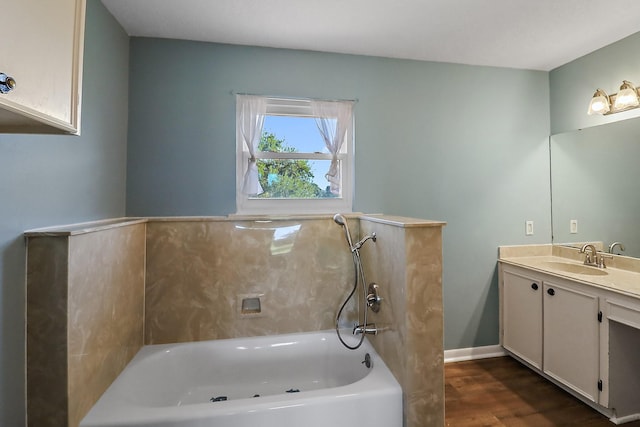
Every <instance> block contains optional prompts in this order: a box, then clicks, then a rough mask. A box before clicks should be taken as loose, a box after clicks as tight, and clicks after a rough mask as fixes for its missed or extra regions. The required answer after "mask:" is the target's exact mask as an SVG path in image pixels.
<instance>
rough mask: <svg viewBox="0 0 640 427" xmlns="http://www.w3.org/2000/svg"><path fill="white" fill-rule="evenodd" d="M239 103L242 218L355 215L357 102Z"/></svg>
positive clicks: (254, 99) (245, 98)
mask: <svg viewBox="0 0 640 427" xmlns="http://www.w3.org/2000/svg"><path fill="white" fill-rule="evenodd" d="M236 102H237V106H236V125H237V126H236V145H237V155H236V158H237V163H236V200H237V211H238V213H239V214H255V213H330V212H350V211H351V205H352V183H353V148H354V147H353V145H354V144H353V112H352V110H353V102H351V101H315V100H300V99H283V98H266V97H258V96H249V95H238V96H237V100H236Z"/></svg>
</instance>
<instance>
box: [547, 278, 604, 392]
mask: <svg viewBox="0 0 640 427" xmlns="http://www.w3.org/2000/svg"><path fill="white" fill-rule="evenodd" d="M543 371H544V372H545V373H546V374H547V375H549V376H551V377H553V378H555V379H556V380H558V381H560V382H561V383H563V384H565V385H566V386H568V387H570V388H571V389H573V390H574V391H576V392H578V393H580V394H582V395H583V396H585V397H586V398H588V399H589V400H592V401H594V402H598V380H599V374H600V371H599V322H598V297H597V296H595V295H592V294H590V293H587V292H584V291H581V290H580V291H579V290H576V289H573V288H571V287H568V286H564V285H558V284H555V283H551V282H545V283H544V366H543Z"/></svg>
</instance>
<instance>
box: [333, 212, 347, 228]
mask: <svg viewBox="0 0 640 427" xmlns="http://www.w3.org/2000/svg"><path fill="white" fill-rule="evenodd" d="M333 220H334V221H335V222H336V224H338V225H341V226H343V227H344V226H345V225H347V219H346V218H345V217H344V216H342V214H339V213H338V214H335V215H334V216H333Z"/></svg>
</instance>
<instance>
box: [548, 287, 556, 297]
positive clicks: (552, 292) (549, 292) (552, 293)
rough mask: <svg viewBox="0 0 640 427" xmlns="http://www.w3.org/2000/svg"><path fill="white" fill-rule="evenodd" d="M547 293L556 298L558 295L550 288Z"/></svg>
mask: <svg viewBox="0 0 640 427" xmlns="http://www.w3.org/2000/svg"><path fill="white" fill-rule="evenodd" d="M547 293H548V294H549V295H551V296H554V295H555V294H556V291H554V290H553V288H549V289H547Z"/></svg>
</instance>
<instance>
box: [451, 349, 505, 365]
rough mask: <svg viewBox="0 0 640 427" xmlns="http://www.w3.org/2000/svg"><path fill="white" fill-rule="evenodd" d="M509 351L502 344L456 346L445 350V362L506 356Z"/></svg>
mask: <svg viewBox="0 0 640 427" xmlns="http://www.w3.org/2000/svg"><path fill="white" fill-rule="evenodd" d="M506 355H507V352H506V351H505V350H504V348H502V346H501V345H487V346H483V347H470V348H456V349H453V350H445V351H444V363H451V362H462V361H464V360H475V359H487V358H489V357H501V356H506Z"/></svg>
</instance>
